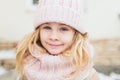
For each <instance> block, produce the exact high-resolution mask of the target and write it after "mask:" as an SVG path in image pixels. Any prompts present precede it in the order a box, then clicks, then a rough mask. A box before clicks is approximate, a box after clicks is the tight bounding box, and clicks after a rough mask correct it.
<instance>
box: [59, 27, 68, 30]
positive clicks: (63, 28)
mask: <svg viewBox="0 0 120 80" xmlns="http://www.w3.org/2000/svg"><path fill="white" fill-rule="evenodd" d="M60 30H62V31H68V29H67V28H65V27H62V28H61V29H60Z"/></svg>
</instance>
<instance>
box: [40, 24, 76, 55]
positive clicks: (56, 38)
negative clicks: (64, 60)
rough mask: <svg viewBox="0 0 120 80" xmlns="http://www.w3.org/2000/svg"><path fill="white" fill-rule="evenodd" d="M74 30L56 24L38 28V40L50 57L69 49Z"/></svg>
mask: <svg viewBox="0 0 120 80" xmlns="http://www.w3.org/2000/svg"><path fill="white" fill-rule="evenodd" d="M74 34H75V30H74V29H73V28H71V27H70V26H68V25H65V24H60V23H56V22H50V23H45V24H43V25H41V26H40V40H41V44H42V45H43V47H44V48H45V49H46V50H47V51H48V53H50V54H52V55H58V54H61V53H62V52H64V51H65V50H67V49H68V48H70V47H71V45H72V42H73V36H74Z"/></svg>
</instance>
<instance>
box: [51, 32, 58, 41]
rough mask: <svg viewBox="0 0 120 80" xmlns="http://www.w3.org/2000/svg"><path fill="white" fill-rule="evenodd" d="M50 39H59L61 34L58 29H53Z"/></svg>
mask: <svg viewBox="0 0 120 80" xmlns="http://www.w3.org/2000/svg"><path fill="white" fill-rule="evenodd" d="M50 40H53V41H55V40H59V34H58V32H57V31H52V32H51V33H50Z"/></svg>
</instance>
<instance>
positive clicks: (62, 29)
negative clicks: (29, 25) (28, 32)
mask: <svg viewBox="0 0 120 80" xmlns="http://www.w3.org/2000/svg"><path fill="white" fill-rule="evenodd" d="M43 29H46V30H50V29H51V27H49V26H44V27H43ZM68 30H69V29H68V28H66V27H61V28H60V31H68Z"/></svg>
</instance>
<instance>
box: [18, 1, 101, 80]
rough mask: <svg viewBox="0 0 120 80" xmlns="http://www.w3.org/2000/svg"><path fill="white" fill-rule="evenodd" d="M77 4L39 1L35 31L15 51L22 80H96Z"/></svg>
mask: <svg viewBox="0 0 120 80" xmlns="http://www.w3.org/2000/svg"><path fill="white" fill-rule="evenodd" d="M81 15H82V11H81V6H80V0H39V5H38V10H37V16H36V18H35V22H34V24H35V26H34V27H35V30H34V31H33V32H32V33H31V34H29V35H27V36H26V37H25V38H24V39H23V40H22V42H21V43H20V44H19V46H18V48H17V55H16V69H17V71H18V72H19V73H20V77H21V78H20V79H21V80H99V78H98V76H97V73H96V71H95V70H94V69H93V64H92V58H91V54H92V51H91V49H90V44H89V42H88V40H87V38H88V33H87V32H86V31H85V29H83V28H84V26H83V24H82V21H83V20H82V16H81Z"/></svg>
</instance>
